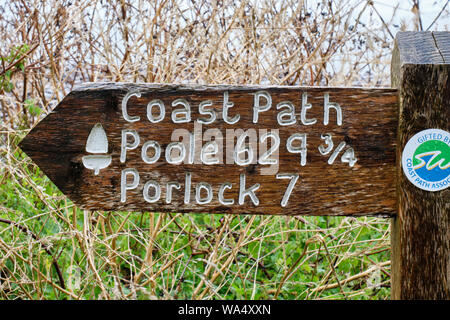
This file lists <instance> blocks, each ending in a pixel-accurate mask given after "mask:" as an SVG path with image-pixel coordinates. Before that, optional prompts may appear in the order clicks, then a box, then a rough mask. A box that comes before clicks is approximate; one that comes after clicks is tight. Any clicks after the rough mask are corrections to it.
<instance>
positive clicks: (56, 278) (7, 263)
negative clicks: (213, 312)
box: [0, 0, 450, 299]
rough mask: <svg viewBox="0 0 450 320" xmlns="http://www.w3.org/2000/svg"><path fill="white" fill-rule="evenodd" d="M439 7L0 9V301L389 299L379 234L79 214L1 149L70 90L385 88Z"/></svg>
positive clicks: (4, 3) (444, 6)
mask: <svg viewBox="0 0 450 320" xmlns="http://www.w3.org/2000/svg"><path fill="white" fill-rule="evenodd" d="M448 2H449V1H445V0H442V1H434V0H433V1H432V0H430V1H423V0H422V1H419V0H410V1H385V0H383V1H382V0H379V1H366V0H353V1H343V0H342V1H341V0H336V1H319V0H318V1H306V0H305V1H298V0H285V1H281V0H254V1H237V0H223V1H203V0H192V1H189V0H179V1H176V0H155V1H143V0H142V1H141V0H111V1H106V0H79V1H77V0H71V1H69V0H64V1H57V0H29V1H25V0H0V299H182V298H185V299H389V297H390V257H389V255H390V243H389V220H388V219H381V218H368V217H365V218H364V217H363V218H352V217H302V216H297V217H280V216H245V215H227V216H223V215H206V214H178V213H176V212H174V213H152V212H146V213H135V212H101V211H95V212H90V211H83V210H80V209H78V208H76V207H75V206H74V205H73V204H72V203H71V202H70V201H69V200H68V199H67V198H66V197H64V196H63V195H62V194H61V192H60V191H59V190H58V189H57V188H56V187H55V186H54V185H53V184H52V183H51V182H50V181H49V180H48V178H47V177H46V176H45V175H44V174H43V173H42V172H41V171H40V169H39V168H38V167H36V166H35V165H34V164H33V162H32V161H31V160H30V159H29V158H28V157H27V156H26V155H24V153H23V152H22V151H21V150H20V149H19V148H18V147H17V144H18V142H19V141H20V140H21V139H22V138H23V137H24V136H25V135H26V134H27V133H28V131H29V129H30V128H31V127H33V126H34V125H35V124H36V123H37V122H38V121H39V120H40V119H42V118H43V117H45V115H47V114H48V113H49V112H51V110H52V109H53V108H54V107H55V106H56V105H57V103H58V102H59V101H61V100H62V99H63V98H64V96H65V95H66V94H68V93H69V92H70V91H71V90H72V88H73V87H74V86H76V85H77V84H80V83H83V82H92V81H121V82H159V83H196V84H218V83H221V84H273V85H307V86H318V85H323V86H363V87H366V86H372V87H373V86H390V80H389V79H390V75H389V68H390V57H391V51H392V47H393V38H394V36H395V34H396V32H398V31H400V30H448V27H449V22H450V20H449V15H450V11H449V10H450V8H449V5H448ZM61 130H65V128H61Z"/></svg>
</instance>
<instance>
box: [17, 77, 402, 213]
mask: <svg viewBox="0 0 450 320" xmlns="http://www.w3.org/2000/svg"><path fill="white" fill-rule="evenodd" d="M130 90H139V91H140V92H141V94H142V96H141V97H140V98H137V97H132V98H131V99H130V100H129V103H128V105H129V107H128V112H129V114H131V115H138V116H140V117H141V120H140V121H138V122H134V123H129V122H126V121H125V120H124V119H123V117H122V113H121V106H120V104H121V101H122V98H123V97H124V95H125V94H126V93H127V92H129V91H130ZM258 90H265V91H267V92H269V93H270V94H271V96H272V100H273V104H272V108H271V109H270V110H269V111H267V112H263V113H261V114H260V116H259V118H260V119H259V122H258V123H257V124H253V123H252V107H253V94H254V93H255V92H256V91H258ZM224 91H228V92H229V97H230V101H232V102H234V107H233V108H231V109H230V114H231V116H233V115H235V114H240V116H241V120H240V121H239V122H238V123H237V124H235V125H229V124H226V123H225V122H224V121H223V120H222V119H221V117H219V119H218V120H217V121H216V122H215V123H213V124H211V125H203V129H202V130H203V132H204V131H205V130H207V129H210V128H218V129H220V130H221V132H222V133H223V134H224V135H225V130H226V129H233V128H234V129H237V128H241V129H244V130H246V129H250V128H254V129H258V130H259V129H279V134H280V138H281V145H280V150H279V154H280V156H279V161H280V169H279V173H298V174H299V176H300V178H299V181H298V183H297V185H296V187H295V189H294V191H293V192H292V195H291V197H290V200H289V202H288V206H286V207H281V206H280V202H281V199H282V197H283V195H284V192H285V189H286V187H287V185H288V183H289V180H279V179H276V178H275V176H274V175H261V169H262V168H263V167H264V166H261V165H259V164H251V165H247V166H238V165H235V164H219V165H199V164H192V165H190V164H181V165H170V164H167V163H166V162H165V161H163V160H162V159H164V152H163V153H162V155H161V160H159V161H158V162H156V163H155V164H152V165H150V164H145V163H144V162H143V161H142V159H141V156H140V152H141V148H140V147H141V146H142V144H143V142H144V141H147V140H157V141H158V142H159V143H160V144H161V146H163V147H165V146H166V145H167V144H168V143H170V142H171V139H170V137H171V134H172V132H173V130H174V129H176V128H186V129H188V130H189V131H192V130H193V128H194V124H193V121H191V122H190V123H186V124H174V123H172V121H171V120H170V113H171V111H172V110H173V109H175V108H176V107H175V108H173V107H171V102H172V101H173V100H175V99H178V98H184V99H186V100H187V101H188V102H189V103H190V105H191V107H192V119H193V120H196V119H197V118H198V117H199V116H200V115H199V113H198V104H199V103H200V102H201V101H204V100H212V102H213V108H214V109H215V110H216V111H217V113H218V114H219V115H220V114H221V111H222V99H223V92H224ZM304 92H307V93H308V102H309V103H311V104H312V108H311V109H309V110H308V114H307V115H308V118H316V119H317V123H316V124H314V125H311V126H305V125H303V124H301V123H296V124H295V125H291V126H283V127H280V126H279V125H278V123H277V120H276V115H277V113H278V111H277V110H276V107H275V106H276V105H277V104H278V103H279V102H281V101H286V100H289V101H291V102H292V103H293V104H294V106H295V108H296V113H297V116H298V117H299V116H300V115H299V114H300V108H301V95H302V93H304ZM325 93H329V95H330V101H332V102H337V103H339V104H340V105H341V107H342V110H343V124H342V126H338V125H337V124H336V117H335V112H334V111H333V110H331V116H330V123H329V124H328V125H327V126H325V125H324V124H323V103H324V94H325ZM152 99H161V100H162V101H163V102H164V104H165V106H166V117H165V119H164V120H163V121H162V122H160V123H157V124H152V123H150V122H149V121H148V120H147V118H146V105H147V103H148V102H149V101H150V100H152ZM98 122H100V123H101V124H102V125H103V127H104V129H105V131H106V133H107V136H108V139H109V150H108V152H109V154H111V155H112V164H111V165H110V166H109V167H108V168H106V169H104V170H102V171H101V173H100V174H99V175H98V176H96V175H94V174H93V171H91V170H87V169H85V168H84V166H83V165H82V163H81V157H82V156H83V155H86V151H85V145H86V140H87V137H88V135H89V132H90V130H91V128H92V127H93V126H94V125H95V124H96V123H98ZM396 127H397V91H396V90H394V89H383V88H381V89H363V88H329V87H326V88H321V87H282V86H279V87H261V86H183V85H159V84H139V85H138V84H120V83H101V84H98V83H97V84H86V85H84V86H82V87H80V88H78V89H77V90H75V91H73V92H71V93H70V94H69V95H68V96H67V97H65V98H64V100H63V101H62V102H61V103H60V104H59V105H58V106H57V107H56V109H55V110H53V112H52V113H51V114H49V115H48V116H47V117H46V118H44V119H43V120H42V121H41V122H40V123H39V124H38V125H37V126H36V127H35V128H34V129H33V130H32V131H31V132H30V133H29V134H28V135H27V137H26V138H25V139H24V140H23V141H22V142H21V144H20V147H21V148H22V150H23V151H25V152H26V153H27V154H28V155H29V156H30V157H31V158H32V159H33V161H35V163H36V164H37V165H38V166H39V167H41V168H42V170H43V171H44V172H45V174H46V175H47V176H48V177H49V178H50V179H51V180H52V181H53V182H54V183H55V184H56V186H58V188H59V189H60V190H61V191H62V192H63V193H64V194H66V195H67V196H68V197H69V198H70V199H71V200H72V201H74V202H75V203H76V204H77V205H78V206H80V207H81V208H85V209H91V210H118V211H120V210H127V211H164V212H203V213H207V212H209V213H236V214H237V213H239V214H241V213H242V214H243V213H246V214H247V213H248V214H279V215H353V216H362V215H371V216H385V217H386V216H392V215H394V214H395V210H396V193H395V188H396V178H395V148H396ZM126 128H133V129H136V130H137V131H138V133H139V135H140V138H141V144H140V146H139V148H137V149H135V150H131V151H128V156H127V161H126V163H121V162H120V161H119V158H120V146H121V130H122V129H126ZM328 132H330V133H332V134H333V137H334V144H335V147H336V146H337V145H338V144H339V142H340V141H345V142H346V143H347V145H349V146H351V147H353V148H354V150H355V155H356V157H357V159H358V161H357V163H356V164H355V166H354V167H350V166H349V165H348V164H347V163H342V162H341V161H340V157H338V158H337V160H336V161H335V163H334V164H332V165H329V164H328V163H327V160H328V157H329V155H328V156H322V155H321V154H320V153H319V151H318V146H319V145H321V144H323V140H322V139H321V138H320V136H321V134H324V133H328ZM294 133H307V135H308V138H307V139H308V140H307V141H308V154H307V164H306V165H305V166H300V164H299V162H300V161H299V155H298V154H291V153H289V152H287V150H286V140H287V138H288V137H289V136H290V135H292V134H294ZM125 168H136V169H137V170H138V171H139V174H140V181H141V182H140V184H139V186H138V188H137V189H136V190H130V191H128V193H127V195H128V196H127V201H126V202H125V203H122V202H120V173H121V170H123V169H125ZM185 172H191V173H192V184H193V186H195V184H196V183H198V182H201V181H202V182H207V183H210V184H211V185H212V187H213V190H214V198H213V201H212V202H211V203H209V204H205V205H198V204H196V203H195V202H194V201H193V198H194V190H191V202H190V203H188V204H184V202H183V199H184V197H183V195H184V184H183V183H184V175H185ZM240 174H245V175H246V179H247V182H246V185H247V187H249V186H251V185H253V184H255V183H260V184H261V187H260V189H259V190H258V191H257V192H256V194H257V196H258V198H259V200H260V204H259V206H255V205H254V204H253V203H252V202H251V201H250V200H249V198H247V199H246V201H245V203H244V205H237V198H238V194H239V175H240ZM150 179H153V180H157V181H159V182H161V183H162V198H161V200H160V201H159V202H158V203H153V204H151V203H147V202H146V201H145V200H144V199H143V196H142V188H143V185H144V183H145V182H146V181H148V180H150ZM168 181H179V182H180V183H181V190H175V193H174V198H173V201H172V203H170V204H166V203H165V202H164V195H165V191H166V190H165V183H166V182H168ZM224 182H230V183H232V185H233V188H232V189H231V190H229V191H227V193H226V194H227V197H229V198H233V199H234V200H235V204H234V205H232V206H224V205H221V204H220V203H219V202H218V201H217V191H218V188H219V186H220V184H221V183H224Z"/></svg>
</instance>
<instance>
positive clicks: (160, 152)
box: [20, 33, 450, 298]
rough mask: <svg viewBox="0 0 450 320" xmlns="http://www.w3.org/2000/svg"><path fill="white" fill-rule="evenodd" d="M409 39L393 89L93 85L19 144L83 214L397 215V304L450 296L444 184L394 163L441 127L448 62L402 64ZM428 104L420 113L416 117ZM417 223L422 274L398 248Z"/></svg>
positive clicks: (397, 60) (449, 89)
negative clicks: (420, 186)
mask: <svg viewBox="0 0 450 320" xmlns="http://www.w3.org/2000/svg"><path fill="white" fill-rule="evenodd" d="M424 34H425V33H424ZM426 35H427V36H426V39H428V40H430V39H429V37H433V35H432V34H431V33H426ZM409 36H410V35H409V34H407V33H404V34H400V35H399V37H398V38H397V39H398V43H397V45H396V51H395V52H394V58H393V59H394V63H393V68H394V73H393V79H394V81H393V83H394V86H398V87H399V91H397V89H390V88H384V89H383V88H377V89H373V88H372V89H363V88H331V87H287V86H278V87H271V86H267V87H260V86H185V85H165V84H163V85H159V84H121V83H90V84H85V85H83V86H81V87H79V88H78V89H76V90H75V91H72V92H71V93H70V94H69V95H68V96H66V97H65V98H64V100H63V101H62V102H61V103H60V104H59V105H58V106H57V107H56V108H55V110H54V111H53V112H52V113H51V114H49V115H48V116H47V117H46V118H45V119H43V120H42V121H41V122H40V123H39V124H38V125H37V126H36V127H35V128H33V130H32V131H31V132H30V133H29V134H28V135H27V137H26V138H25V139H24V140H23V141H22V142H21V144H20V147H21V148H22V149H23V150H24V151H25V152H26V153H27V154H28V155H29V156H30V157H31V158H32V159H33V160H34V161H35V162H36V164H37V165H38V166H39V167H40V168H41V169H42V170H43V171H44V172H45V174H46V175H47V176H48V177H49V178H50V179H51V180H52V181H53V182H54V183H55V184H56V185H57V186H58V187H59V189H60V190H61V191H62V192H63V193H64V194H66V195H67V196H68V197H69V198H70V199H71V200H72V201H74V202H75V203H76V204H77V205H78V206H80V207H81V208H84V209H90V210H116V211H122V210H127V211H159V212H203V213H206V212H208V213H230V214H273V215H352V216H361V215H364V216H368V215H370V216H383V217H395V220H394V224H393V225H394V231H393V237H394V239H396V240H395V241H396V242H395V243H393V250H394V251H393V253H394V257H393V258H392V260H393V275H392V276H393V297H394V298H415V297H420V298H427V297H433V298H448V279H449V277H448V272H449V271H448V270H450V269H449V268H450V267H449V261H448V259H449V257H448V255H449V247H448V244H449V235H448V232H449V231H448V230H449V229H448V221H449V219H448V189H444V190H442V191H438V192H433V195H429V193H427V192H426V191H424V192H418V191H417V190H416V189H417V188H416V189H414V188H415V187H414V186H411V185H409V184H408V183H409V182H406V181H405V179H403V178H402V174H403V173H402V172H401V169H400V164H399V159H400V158H399V156H401V150H402V148H403V146H404V145H405V143H406V141H407V139H409V138H410V137H411V135H413V134H415V133H416V131H417V130H419V129H422V128H429V127H430V126H431V127H433V128H435V127H436V128H440V129H443V130H447V131H448V130H449V125H448V110H449V101H450V97H449V95H450V94H449V93H450V86H449V73H448V69H449V68H448V64H446V63H448V62H446V61H447V60H445V61H444V60H442V61H441V62H443V63H441V64H440V66H439V67H436V66H429V67H422V68H417V69H415V68H414V67H410V63H411V62H410V61H409V60H408V59H409V56H408V55H407V53H402V50H406V49H405V48H406V47H405V46H408V47H407V48H408V49H407V51H408V52H409V53H408V54H410V52H411V50H419V47H418V46H419V43H418V42H414V41H412V42H408V43H405V44H403V42H402V41H403V40H404V39H406V38H407V37H409ZM440 36H442V37H441V38H442V39H443V40H442V41H443V43H447V44H448V39H450V37H449V35H448V33H444V34H442V35H440ZM424 39H425V38H424ZM408 41H409V39H408ZM416 43H417V46H416ZM424 43H425V46H430V45H432V44H431V43H428V42H424ZM437 43H439V42H437ZM420 45H423V44H422V43H421V44H420ZM433 45H436V44H433ZM447 48H448V47H447ZM445 54H446V55H447V56H446V57H448V51H446V53H445ZM405 57H406V58H405ZM440 57H441V58H442V57H444V56H439V55H436V56H435V58H436V59H435V60H433V64H439V61H440V60H439V59H440ZM449 61H450V60H449ZM402 64H403V65H402ZM414 77H417V80H416V78H414ZM422 82H425V83H422ZM411 86H413V87H411ZM421 86H424V87H422V88H419V87H421ZM425 90H428V91H425ZM434 93H436V98H435V99H433V98H434V97H435V95H434ZM399 94H400V97H401V99H400V108H399V103H398V96H399ZM412 95H413V96H414V99H415V100H414V99H412V100H411V96H412ZM430 97H431V99H430ZM422 106H423V108H424V112H423V114H422V113H421V115H423V116H417V117H415V116H411V114H414V112H415V110H416V109H414V108H416V107H417V108H422ZM399 110H400V111H399ZM417 110H418V109H417ZM399 113H400V114H399ZM399 119H400V122H399ZM398 129H399V131H398V132H397V130H398ZM419 193H420V195H419ZM424 211H426V212H427V213H423V212H424ZM397 212H398V213H399V214H398V215H397ZM425 217H426V218H425ZM416 222H419V223H420V224H421V226H420V227H419V226H417V228H415V227H411V225H410V224H411V223H413V224H415V223H416ZM423 226H427V229H426V231H427V234H428V233H430V232H431V233H434V234H435V235H436V234H439V235H440V236H439V237H438V238H439V239H438V240H436V237H435V236H432V237H430V238H427V239H423V238H426V236H425V235H424V237H419V238H420V239H421V241H423V242H422V243H423V244H427V245H429V246H430V247H427V248H423V251H425V252H426V255H427V258H425V260H424V261H425V262H426V265H427V268H428V269H426V271H423V272H422V271H417V270H415V269H414V268H413V269H411V265H410V263H412V262H414V263H415V262H417V261H418V260H417V259H416V258H411V257H409V256H408V255H407V252H406V253H405V252H404V250H409V249H408V248H409V246H410V245H411V243H415V240H414V239H413V238H414V237H415V236H417V233H419V234H420V231H414V232H413V229H414V230H415V229H417V230H420V228H421V227H423ZM437 229H439V230H437ZM397 238H398V239H397ZM419 238H417V239H419ZM410 241H412V242H410ZM411 250H412V251H415V252H417V251H418V248H417V247H415V246H414V247H413V248H412V249H411ZM433 250H436V252H433ZM436 259H438V260H439V263H438V264H437V266H438V267H437V268H439V270H440V271H439V275H435V272H434V268H435V266H434V265H433V264H435V263H437V262H436V261H435V260H436ZM420 261H422V260H420ZM416 267H417V268H420V267H418V266H416ZM407 268H409V270H405V269H407ZM423 273H427V274H430V276H429V279H432V280H433V281H439V283H440V284H439V293H431V292H430V291H429V290H428V289H427V290H425V291H426V292H427V293H426V294H424V295H421V294H418V293H417V292H412V291H410V290H411V288H413V290H414V288H417V286H424V287H427V286H429V287H430V288H435V287H438V285H435V284H426V283H423V284H422V283H419V282H420V281H422V280H417V275H419V278H420V277H421V275H422V274H423ZM410 274H414V275H410ZM431 274H433V275H431ZM413 279H414V281H417V283H411V281H413ZM425 291H424V292H425ZM405 292H406V293H405Z"/></svg>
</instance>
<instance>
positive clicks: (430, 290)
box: [391, 32, 450, 299]
mask: <svg viewBox="0 0 450 320" xmlns="http://www.w3.org/2000/svg"><path fill="white" fill-rule="evenodd" d="M391 75H392V76H391V81H392V86H393V87H396V88H398V89H399V122H398V141H397V193H398V214H397V216H396V217H395V218H393V219H392V223H391V242H392V298H393V299H449V297H450V295H449V287H450V286H449V280H450V275H449V274H450V250H449V243H450V228H449V227H450V225H449V213H450V210H449V203H450V188H446V189H444V190H441V191H435V192H430V191H425V190H422V189H420V188H418V187H416V186H415V185H413V184H412V183H411V182H410V181H409V180H408V178H407V177H406V176H405V174H404V173H403V170H402V167H401V156H402V151H403V149H404V147H405V145H406V143H407V142H408V140H409V139H410V138H411V137H412V136H414V135H415V134H416V133H418V132H420V131H422V130H426V129H442V130H445V131H447V132H448V131H450V130H449V119H450V32H400V33H398V34H397V37H396V39H395V47H394V52H393V56H392V64H391Z"/></svg>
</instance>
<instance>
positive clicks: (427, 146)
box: [402, 129, 450, 191]
mask: <svg viewBox="0 0 450 320" xmlns="http://www.w3.org/2000/svg"><path fill="white" fill-rule="evenodd" d="M402 167H403V172H404V173H405V175H406V177H407V178H408V180H409V181H411V183H412V184H414V185H415V186H416V187H417V188H420V189H423V190H427V191H439V190H444V189H445V188H448V186H449V185H450V134H449V133H448V132H446V131H444V130H441V129H427V130H423V131H420V132H419V133H417V134H415V135H414V136H413V137H412V138H411V139H409V141H408V143H407V144H406V146H405V148H404V149H403V153H402Z"/></svg>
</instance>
